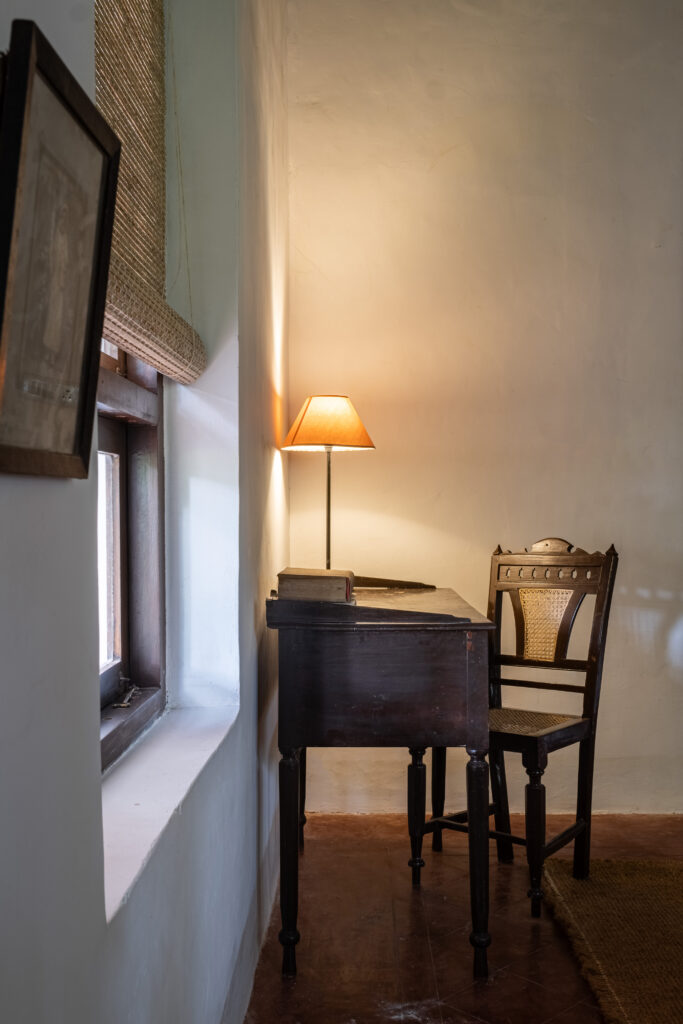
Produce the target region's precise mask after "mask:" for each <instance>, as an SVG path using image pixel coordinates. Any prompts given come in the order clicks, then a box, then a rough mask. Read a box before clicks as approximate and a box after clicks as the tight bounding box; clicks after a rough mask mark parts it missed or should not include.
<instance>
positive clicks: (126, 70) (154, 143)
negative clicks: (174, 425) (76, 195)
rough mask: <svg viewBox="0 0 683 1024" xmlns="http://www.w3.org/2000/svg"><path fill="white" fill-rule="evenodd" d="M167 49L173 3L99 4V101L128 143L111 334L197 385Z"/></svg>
mask: <svg viewBox="0 0 683 1024" xmlns="http://www.w3.org/2000/svg"><path fill="white" fill-rule="evenodd" d="M164 49H165V43H164V7H163V0H95V97H96V101H97V106H98V107H99V109H100V111H101V112H102V114H103V115H104V117H105V118H106V119H107V121H108V122H109V124H110V125H111V127H112V128H113V130H114V131H115V132H116V134H117V135H118V137H119V138H120V140H121V143H122V145H121V165H120V169H119V184H118V192H117V198H116V216H115V219H114V237H113V241H112V253H111V263H110V268H109V286H108V289H107V304H106V309H105V314H104V328H103V332H102V333H103V335H104V337H105V338H106V340H107V341H110V342H111V343H112V344H114V345H118V346H119V347H120V348H121V349H123V351H124V352H129V353H130V354H131V355H134V356H137V357H138V358H139V359H143V360H144V361H145V362H146V363H149V364H150V365H151V366H153V367H155V369H157V370H159V371H160V372H161V373H163V374H166V376H168V377H172V378H173V379H174V380H177V381H181V382H182V383H184V384H187V383H190V382H191V381H193V380H196V379H197V377H198V376H199V375H200V373H201V372H202V370H203V369H204V368H205V366H206V352H205V350H204V346H203V344H202V341H201V338H200V337H199V335H198V334H197V332H196V331H195V330H194V329H193V328H192V327H191V326H190V325H189V324H188V323H187V322H186V321H185V320H183V318H182V317H181V316H179V315H178V314H177V313H176V312H175V310H173V309H171V307H170V306H169V305H168V303H167V302H166V299H165V278H166V137H165V112H166V98H165V89H164V63H165V61H164Z"/></svg>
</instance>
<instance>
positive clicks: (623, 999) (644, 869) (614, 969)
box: [544, 858, 683, 1024]
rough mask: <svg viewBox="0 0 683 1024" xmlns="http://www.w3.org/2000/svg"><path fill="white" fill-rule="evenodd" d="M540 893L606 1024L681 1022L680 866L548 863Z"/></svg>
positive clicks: (682, 890) (682, 867)
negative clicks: (576, 867)
mask: <svg viewBox="0 0 683 1024" xmlns="http://www.w3.org/2000/svg"><path fill="white" fill-rule="evenodd" d="M544 890H545V896H546V899H547V902H548V904H549V905H550V907H551V908H552V911H553V914H554V916H555V917H556V919H557V920H558V921H559V922H560V923H561V924H562V926H563V927H564V929H565V931H566V932H567V935H568V936H569V939H570V941H571V943H572V946H573V948H574V952H575V953H576V955H577V957H578V959H579V962H580V964H581V970H582V973H583V975H584V977H585V978H586V980H587V981H588V983H589V985H590V986H591V988H592V989H593V992H594V993H595V997H596V999H597V1000H598V1003H599V1004H600V1010H601V1012H602V1014H603V1015H604V1017H605V1020H606V1021H607V1022H608V1024H682V1022H683V862H680V861H642V860H638V861H618V860H594V861H592V862H591V873H590V878H588V879H586V880H584V881H578V880H577V879H575V878H572V873H571V861H567V860H559V859H557V858H553V859H551V860H547V861H546V863H545V886H544Z"/></svg>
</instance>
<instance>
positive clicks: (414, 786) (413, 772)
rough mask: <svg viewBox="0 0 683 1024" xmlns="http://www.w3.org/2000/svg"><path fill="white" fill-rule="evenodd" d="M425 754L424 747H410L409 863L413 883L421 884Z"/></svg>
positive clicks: (425, 784)
mask: <svg viewBox="0 0 683 1024" xmlns="http://www.w3.org/2000/svg"><path fill="white" fill-rule="evenodd" d="M424 754H425V752H424V749H417V748H413V747H411V748H410V756H411V758H412V763H411V764H409V765H408V831H409V832H410V852H411V855H412V856H411V858H410V860H409V861H408V864H409V865H410V867H411V868H412V869H413V885H419V884H420V869H421V868H423V867H424V863H425V862H424V861H423V859H422V836H423V833H424V824H425V801H426V793H427V769H426V767H425V765H424V762H423V760H422V759H423V757H424Z"/></svg>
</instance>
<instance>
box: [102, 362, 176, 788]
mask: <svg viewBox="0 0 683 1024" xmlns="http://www.w3.org/2000/svg"><path fill="white" fill-rule="evenodd" d="M109 365H111V364H109ZM122 369H123V370H124V372H125V373H126V376H123V374H122V372H121V370H122ZM161 381H162V378H161V375H160V374H157V373H156V371H155V370H153V369H152V368H151V367H149V366H147V365H146V364H144V363H142V362H141V361H140V360H138V359H134V358H133V357H130V356H128V357H126V359H125V361H124V362H123V363H122V365H121V366H117V371H116V372H114V371H113V370H111V369H107V360H106V359H103V360H102V362H101V364H100V373H99V381H98V392H97V409H98V416H99V422H100V423H102V425H103V436H104V447H102V448H100V446H99V445H98V448H99V450H102V451H111V450H112V448H113V445H114V444H118V445H119V449H120V452H121V453H122V454H123V456H124V461H122V462H121V463H120V465H121V467H122V477H123V479H122V482H121V488H120V493H121V500H122V510H121V523H122V527H121V532H122V555H121V561H122V604H123V609H122V612H123V614H122V642H121V649H122V650H121V653H122V660H121V664H120V669H119V671H120V674H121V675H122V676H123V682H122V683H121V684H120V685H117V682H118V681H117V680H116V679H114V682H113V684H112V680H111V679H106V678H103V677H105V676H106V674H107V672H106V670H105V672H104V673H102V674H101V675H100V682H101V691H102V689H103V685H102V684H104V690H105V692H106V698H107V702H106V703H105V706H103V708H102V722H101V728H100V747H101V757H102V770H104V769H105V768H108V767H109V766H110V765H111V764H112V763H113V762H114V761H115V760H116V759H117V758H118V757H120V756H121V754H122V753H123V752H124V751H125V750H126V749H127V747H129V746H130V744H131V743H132V742H133V741H134V740H135V739H136V738H137V737H138V736H139V735H140V734H141V732H142V731H143V730H144V729H145V728H146V727H147V726H148V725H149V724H150V723H151V722H152V720H153V719H154V718H156V717H157V716H158V715H160V714H161V712H162V711H163V709H164V706H165V703H166V679H165V646H166V637H165V609H164V588H165V579H164V501H163V497H164V486H163V482H164V463H163V416H162V404H163V403H162V383H161ZM117 437H118V441H117V440H116V438H117ZM124 467H125V468H124ZM124 502H125V504H124ZM124 551H125V554H124ZM124 561H125V564H124ZM124 580H125V581H126V585H125V589H124V582H123V581H124ZM124 631H125V637H124V635H123V634H124ZM133 687H134V690H133V693H132V695H130V691H131V689H132V688H133ZM111 696H114V697H115V699H114V700H111V699H110V698H111Z"/></svg>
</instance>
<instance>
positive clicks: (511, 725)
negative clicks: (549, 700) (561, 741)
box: [489, 708, 590, 739]
mask: <svg viewBox="0 0 683 1024" xmlns="http://www.w3.org/2000/svg"><path fill="white" fill-rule="evenodd" d="M579 722H586V724H588V723H590V719H589V718H581V717H580V715H553V714H551V713H550V712H548V711H523V710H522V709H521V708H490V709H489V731H490V732H501V733H514V734H515V735H518V736H519V735H521V736H530V737H533V738H534V739H540V738H541V737H543V736H548V735H549V734H550V733H554V732H559V731H560V730H561V729H565V728H566V727H567V726H568V725H576V724H577V723H579Z"/></svg>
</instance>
